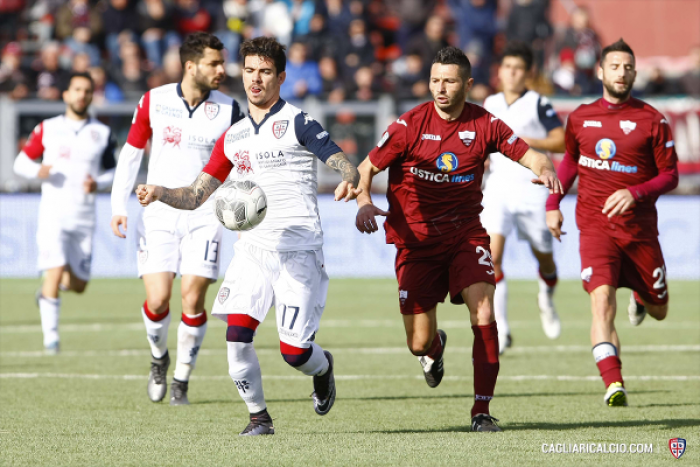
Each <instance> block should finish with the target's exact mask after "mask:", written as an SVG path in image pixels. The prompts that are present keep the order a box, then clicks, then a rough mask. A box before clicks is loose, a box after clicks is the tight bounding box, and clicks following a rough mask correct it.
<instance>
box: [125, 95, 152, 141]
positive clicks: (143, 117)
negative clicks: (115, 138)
mask: <svg viewBox="0 0 700 467" xmlns="http://www.w3.org/2000/svg"><path fill="white" fill-rule="evenodd" d="M150 94H151V93H150V92H147V93H146V94H144V95H143V96H142V97H141V100H139V104H138V106H136V110H135V111H134V118H133V119H132V120H131V129H130V130H129V136H128V137H127V138H126V142H127V143H129V144H130V145H131V146H133V147H135V148H137V149H143V148H145V147H146V143H148V140H149V139H151V134H152V133H153V129H152V128H151V117H150V114H149V112H150V111H149V108H150V100H151V99H150Z"/></svg>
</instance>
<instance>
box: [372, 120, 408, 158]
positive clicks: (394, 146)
mask: <svg viewBox="0 0 700 467" xmlns="http://www.w3.org/2000/svg"><path fill="white" fill-rule="evenodd" d="M407 148H408V124H407V123H406V120H404V119H402V118H399V119H398V120H396V121H395V122H394V123H392V124H391V125H389V128H387V130H386V131H385V132H384V134H383V135H382V138H381V139H380V140H379V142H378V143H377V146H375V147H374V148H373V149H372V150H371V151H370V152H369V160H370V162H371V163H372V165H373V166H375V167H377V168H378V169H379V170H384V169H386V168H387V167H389V166H390V165H391V164H393V163H394V162H396V161H397V160H399V159H401V158H402V157H404V156H405V154H406V149H407Z"/></svg>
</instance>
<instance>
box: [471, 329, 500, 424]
mask: <svg viewBox="0 0 700 467" xmlns="http://www.w3.org/2000/svg"><path fill="white" fill-rule="evenodd" d="M472 331H473V332H474V347H473V349H472V364H473V365H474V406H473V407H472V417H473V416H475V415H476V414H479V413H485V414H487V413H489V402H490V401H491V399H492V398H493V391H494V388H495V387H496V379H497V378H498V368H499V363H498V330H497V328H496V322H495V321H494V322H493V323H491V324H489V325H487V326H472Z"/></svg>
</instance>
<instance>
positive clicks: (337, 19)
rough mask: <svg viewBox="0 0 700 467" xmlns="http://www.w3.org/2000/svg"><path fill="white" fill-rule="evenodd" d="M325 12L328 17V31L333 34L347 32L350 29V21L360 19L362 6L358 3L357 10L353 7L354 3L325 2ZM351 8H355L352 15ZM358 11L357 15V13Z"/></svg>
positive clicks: (333, 0)
mask: <svg viewBox="0 0 700 467" xmlns="http://www.w3.org/2000/svg"><path fill="white" fill-rule="evenodd" d="M324 3H325V5H324V7H325V10H326V15H327V17H328V29H329V30H330V31H333V32H338V31H347V30H348V27H350V21H352V20H353V19H362V10H363V8H364V6H363V5H362V3H361V2H360V5H359V8H358V6H356V5H355V3H356V2H346V1H343V0H325V2H324ZM351 7H355V8H354V10H355V11H356V12H355V13H353V11H352V10H351ZM358 10H359V12H360V13H359V14H357V11H358Z"/></svg>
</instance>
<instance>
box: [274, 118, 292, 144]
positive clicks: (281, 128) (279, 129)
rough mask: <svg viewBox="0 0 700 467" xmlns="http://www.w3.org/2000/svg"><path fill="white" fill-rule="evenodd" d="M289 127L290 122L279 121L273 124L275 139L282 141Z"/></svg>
mask: <svg viewBox="0 0 700 467" xmlns="http://www.w3.org/2000/svg"><path fill="white" fill-rule="evenodd" d="M288 126H289V120H277V121H276V122H275V123H273V124H272V134H273V135H275V138H277V139H280V138H281V137H283V136H284V134H285V133H286V132H287V127H288Z"/></svg>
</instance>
